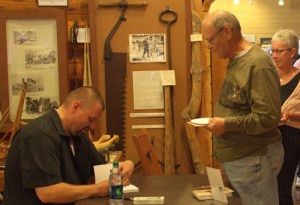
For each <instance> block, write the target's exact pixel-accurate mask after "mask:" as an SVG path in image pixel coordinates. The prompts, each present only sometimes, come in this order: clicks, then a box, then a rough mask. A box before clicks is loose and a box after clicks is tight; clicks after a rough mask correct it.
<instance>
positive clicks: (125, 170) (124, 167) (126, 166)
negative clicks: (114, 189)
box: [119, 160, 134, 186]
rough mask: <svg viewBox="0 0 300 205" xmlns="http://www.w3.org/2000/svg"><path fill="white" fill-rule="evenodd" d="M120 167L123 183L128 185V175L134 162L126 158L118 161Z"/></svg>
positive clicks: (129, 175)
mask: <svg viewBox="0 0 300 205" xmlns="http://www.w3.org/2000/svg"><path fill="white" fill-rule="evenodd" d="M119 166H120V169H121V171H122V176H123V185H124V186H126V185H129V184H130V177H131V174H132V172H133V169H134V164H133V162H132V161H130V160H126V161H123V162H121V163H120V165H119Z"/></svg>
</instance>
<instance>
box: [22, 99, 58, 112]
mask: <svg viewBox="0 0 300 205" xmlns="http://www.w3.org/2000/svg"><path fill="white" fill-rule="evenodd" d="M54 108H58V103H57V101H56V99H54V98H52V97H32V96H27V97H26V98H25V111H26V114H27V115H42V114H44V113H46V112H48V111H49V110H51V109H54Z"/></svg>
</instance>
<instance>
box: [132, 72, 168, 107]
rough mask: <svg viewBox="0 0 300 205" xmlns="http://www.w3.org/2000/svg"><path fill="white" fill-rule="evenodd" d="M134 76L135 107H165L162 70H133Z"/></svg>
mask: <svg viewBox="0 0 300 205" xmlns="http://www.w3.org/2000/svg"><path fill="white" fill-rule="evenodd" d="M132 77H133V80H132V81H133V104H134V109H135V110H140V109H163V108H164V97H163V88H162V83H161V71H133V73H132Z"/></svg>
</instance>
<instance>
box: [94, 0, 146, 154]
mask: <svg viewBox="0 0 300 205" xmlns="http://www.w3.org/2000/svg"><path fill="white" fill-rule="evenodd" d="M147 5H148V3H147V2H132V3H128V2H127V1H125V0H121V1H118V2H109V1H107V2H99V4H98V8H99V7H118V8H120V9H121V15H120V17H119V19H118V21H117V23H116V24H115V26H114V27H113V29H112V30H111V32H110V33H109V35H108V36H107V38H106V40H105V45H104V59H105V96H106V124H107V127H106V129H107V133H109V134H116V135H119V136H120V140H119V142H118V143H117V144H116V149H117V150H123V144H124V130H125V127H124V124H125V122H124V119H125V116H124V115H125V112H124V105H125V83H126V81H125V78H126V60H127V57H126V56H127V55H126V52H124V53H114V52H112V49H111V47H110V42H111V39H112V37H113V35H114V34H115V32H116V31H117V29H118V28H119V26H120V24H121V23H122V22H123V21H126V18H125V12H126V9H127V8H129V7H141V8H143V7H145V6H147Z"/></svg>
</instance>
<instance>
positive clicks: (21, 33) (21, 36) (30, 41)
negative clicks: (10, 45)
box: [13, 30, 37, 45]
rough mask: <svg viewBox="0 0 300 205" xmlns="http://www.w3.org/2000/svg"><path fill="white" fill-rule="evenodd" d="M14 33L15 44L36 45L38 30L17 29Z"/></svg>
mask: <svg viewBox="0 0 300 205" xmlns="http://www.w3.org/2000/svg"><path fill="white" fill-rule="evenodd" d="M13 35H14V44H15V45H34V44H36V41H37V37H36V31H32V30H16V31H14V32H13Z"/></svg>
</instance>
